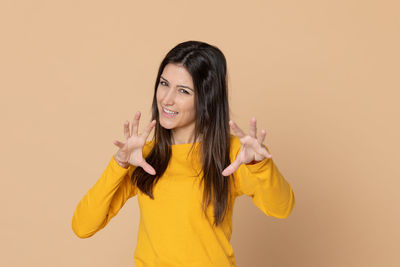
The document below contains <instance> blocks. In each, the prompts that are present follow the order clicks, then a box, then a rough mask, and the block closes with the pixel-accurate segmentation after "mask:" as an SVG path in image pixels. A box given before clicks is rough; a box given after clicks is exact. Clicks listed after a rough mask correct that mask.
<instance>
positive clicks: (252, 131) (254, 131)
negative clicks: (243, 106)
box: [249, 117, 257, 138]
mask: <svg viewBox="0 0 400 267" xmlns="http://www.w3.org/2000/svg"><path fill="white" fill-rule="evenodd" d="M249 135H250V136H251V137H253V138H257V136H256V135H257V120H256V118H254V117H253V118H251V120H250V129H249Z"/></svg>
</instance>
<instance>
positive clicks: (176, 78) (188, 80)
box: [161, 63, 193, 88]
mask: <svg viewBox="0 0 400 267" xmlns="http://www.w3.org/2000/svg"><path fill="white" fill-rule="evenodd" d="M161 76H162V77H164V78H165V79H167V80H168V82H170V83H172V84H179V85H186V86H189V87H192V88H193V80H192V76H191V75H190V73H189V72H188V71H187V70H186V68H185V67H184V66H182V65H178V64H173V63H169V64H167V65H166V66H165V67H164V70H163V72H162V74H161Z"/></svg>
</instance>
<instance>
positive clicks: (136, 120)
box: [132, 111, 140, 136]
mask: <svg viewBox="0 0 400 267" xmlns="http://www.w3.org/2000/svg"><path fill="white" fill-rule="evenodd" d="M139 120H140V111H138V112H136V114H135V117H134V118H133V121H132V135H134V136H137V135H138V127H139Z"/></svg>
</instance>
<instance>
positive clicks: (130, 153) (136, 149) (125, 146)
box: [114, 111, 156, 175]
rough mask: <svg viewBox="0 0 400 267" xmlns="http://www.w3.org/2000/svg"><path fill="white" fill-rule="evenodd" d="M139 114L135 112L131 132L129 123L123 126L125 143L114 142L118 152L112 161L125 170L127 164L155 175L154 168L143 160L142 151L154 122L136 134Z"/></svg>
mask: <svg viewBox="0 0 400 267" xmlns="http://www.w3.org/2000/svg"><path fill="white" fill-rule="evenodd" d="M139 119H140V112H139V111H138V112H136V114H135V117H134V119H133V121H132V131H131V133H130V131H129V121H126V122H125V124H124V135H125V140H126V142H125V143H122V142H120V141H118V140H115V141H114V145H116V146H117V147H119V150H118V151H117V153H116V154H115V155H114V159H115V160H116V161H117V162H118V164H119V165H120V166H121V167H124V168H127V167H128V166H129V164H131V165H133V166H140V167H142V168H143V170H145V171H146V172H147V173H149V174H151V175H155V174H156V171H155V170H154V168H153V167H152V166H151V165H150V164H148V163H147V162H146V160H145V159H144V158H143V155H142V150H143V146H144V145H145V144H146V140H147V137H148V136H149V135H150V132H151V130H152V129H153V128H154V126H155V125H156V121H155V120H153V121H152V122H150V123H149V125H148V126H147V128H146V130H145V131H144V132H143V133H142V134H140V135H139V134H138V126H139Z"/></svg>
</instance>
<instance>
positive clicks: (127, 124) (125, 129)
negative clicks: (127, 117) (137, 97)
mask: <svg viewBox="0 0 400 267" xmlns="http://www.w3.org/2000/svg"><path fill="white" fill-rule="evenodd" d="M124 136H125V139H126V140H128V138H129V137H131V134H130V133H129V121H126V122H125V123H124Z"/></svg>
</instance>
